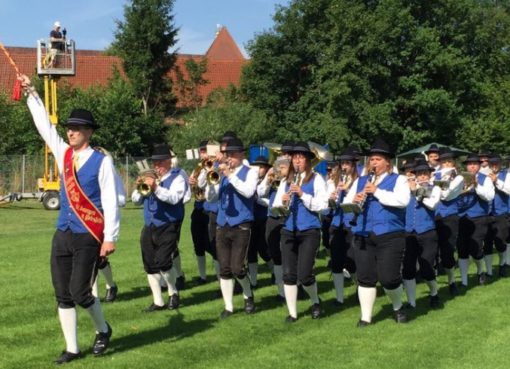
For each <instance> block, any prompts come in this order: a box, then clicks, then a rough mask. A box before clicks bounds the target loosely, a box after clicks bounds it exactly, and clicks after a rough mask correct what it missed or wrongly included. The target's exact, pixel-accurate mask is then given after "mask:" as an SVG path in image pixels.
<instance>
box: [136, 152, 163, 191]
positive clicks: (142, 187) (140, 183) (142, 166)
mask: <svg viewBox="0 0 510 369" xmlns="http://www.w3.org/2000/svg"><path fill="white" fill-rule="evenodd" d="M136 166H137V167H138V170H139V172H140V173H139V175H138V180H137V183H136V190H137V191H138V192H140V194H141V195H142V196H149V195H150V194H151V192H152V189H151V187H150V186H149V185H148V184H146V183H145V178H146V177H151V178H154V179H155V180H156V184H159V178H158V173H157V172H156V171H155V170H154V169H151V168H150V167H149V164H148V163H147V160H141V161H137V162H136Z"/></svg>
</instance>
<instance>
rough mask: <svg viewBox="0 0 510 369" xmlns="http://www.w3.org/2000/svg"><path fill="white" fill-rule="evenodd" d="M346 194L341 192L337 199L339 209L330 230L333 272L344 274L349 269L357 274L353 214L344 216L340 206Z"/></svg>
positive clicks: (335, 212) (334, 213)
mask: <svg viewBox="0 0 510 369" xmlns="http://www.w3.org/2000/svg"><path fill="white" fill-rule="evenodd" d="M345 195H346V193H345V191H341V192H340V194H339V196H338V198H337V205H338V206H337V208H336V210H335V211H334V212H333V218H332V220H331V226H330V228H329V247H330V252H331V272H332V273H336V274H338V273H342V272H343V269H344V268H345V269H347V271H348V272H349V273H355V272H356V263H355V262H354V253H353V250H352V247H351V244H352V231H351V225H350V223H349V222H350V221H351V220H352V217H353V214H352V213H348V214H344V212H343V210H342V208H340V206H339V204H341V203H342V201H343V199H344V197H345Z"/></svg>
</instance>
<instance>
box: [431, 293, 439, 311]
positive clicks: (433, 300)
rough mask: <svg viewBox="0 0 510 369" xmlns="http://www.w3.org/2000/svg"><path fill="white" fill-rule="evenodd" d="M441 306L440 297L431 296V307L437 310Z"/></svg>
mask: <svg viewBox="0 0 510 369" xmlns="http://www.w3.org/2000/svg"><path fill="white" fill-rule="evenodd" d="M439 306H441V301H440V300H439V295H435V296H430V307H431V308H433V309H435V308H438V307H439Z"/></svg>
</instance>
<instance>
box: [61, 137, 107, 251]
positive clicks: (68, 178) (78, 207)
mask: <svg viewBox="0 0 510 369" xmlns="http://www.w3.org/2000/svg"><path fill="white" fill-rule="evenodd" d="M64 189H65V191H66V195H67V199H68V200H69V205H70V206H71V209H73V211H74V213H75V214H76V216H77V217H78V219H79V220H80V221H81V222H82V224H83V225H84V226H85V228H87V230H88V231H89V232H90V233H91V234H92V236H94V238H95V239H96V240H97V241H98V242H99V243H101V244H102V243H103V238H104V217H103V214H102V213H101V212H100V211H99V210H98V209H97V208H96V206H95V205H94V203H93V202H92V201H91V200H90V199H89V198H88V197H87V195H85V193H84V192H83V190H82V188H81V187H80V184H79V183H78V179H77V178H76V172H75V170H74V165H73V149H72V148H70V147H69V148H68V149H67V150H66V152H65V154H64Z"/></svg>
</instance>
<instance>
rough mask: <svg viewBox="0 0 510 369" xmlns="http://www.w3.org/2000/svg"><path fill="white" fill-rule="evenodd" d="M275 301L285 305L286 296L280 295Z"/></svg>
mask: <svg viewBox="0 0 510 369" xmlns="http://www.w3.org/2000/svg"><path fill="white" fill-rule="evenodd" d="M274 298H275V300H276V301H277V302H278V303H279V304H285V303H286V301H285V296H282V295H280V294H277V295H276V296H275V297H274Z"/></svg>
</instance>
